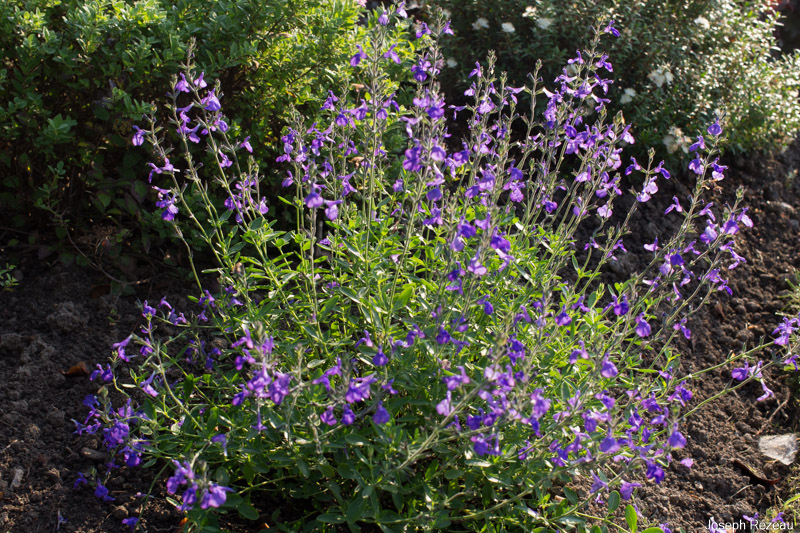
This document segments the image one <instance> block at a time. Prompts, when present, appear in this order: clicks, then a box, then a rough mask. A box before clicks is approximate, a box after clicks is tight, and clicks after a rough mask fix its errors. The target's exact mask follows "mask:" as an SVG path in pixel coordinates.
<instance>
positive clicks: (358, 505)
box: [346, 498, 366, 523]
mask: <svg viewBox="0 0 800 533" xmlns="http://www.w3.org/2000/svg"><path fill="white" fill-rule="evenodd" d="M365 501H366V500H365V499H363V498H356V499H355V500H353V501H351V502H350V505H348V506H347V514H346V517H347V518H346V520H347V522H348V523H351V522H355V521H356V520H359V519H360V518H361V516H362V513H363V511H364V502H365Z"/></svg>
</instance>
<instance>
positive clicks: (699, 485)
mask: <svg viewBox="0 0 800 533" xmlns="http://www.w3.org/2000/svg"><path fill="white" fill-rule="evenodd" d="M694 490H696V491H697V492H703V484H702V483H700V482H699V481H695V482H694Z"/></svg>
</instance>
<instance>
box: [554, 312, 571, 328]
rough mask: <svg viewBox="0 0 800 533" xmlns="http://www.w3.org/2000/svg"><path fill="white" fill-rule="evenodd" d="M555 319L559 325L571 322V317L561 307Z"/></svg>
mask: <svg viewBox="0 0 800 533" xmlns="http://www.w3.org/2000/svg"><path fill="white" fill-rule="evenodd" d="M555 321H556V324H558V325H559V326H569V325H570V324H572V318H570V316H569V315H568V314H567V312H566V311H565V310H564V309H562V310H561V312H560V313H559V314H558V315H556V318H555Z"/></svg>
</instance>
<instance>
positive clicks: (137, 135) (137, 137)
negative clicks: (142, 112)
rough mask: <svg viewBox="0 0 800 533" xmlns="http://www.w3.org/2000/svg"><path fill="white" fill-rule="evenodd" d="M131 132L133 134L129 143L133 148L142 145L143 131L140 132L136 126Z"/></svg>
mask: <svg viewBox="0 0 800 533" xmlns="http://www.w3.org/2000/svg"><path fill="white" fill-rule="evenodd" d="M133 130H134V133H133V139H131V143H133V145H134V146H141V145H142V143H144V130H142V129H141V128H139V127H138V126H134V127H133Z"/></svg>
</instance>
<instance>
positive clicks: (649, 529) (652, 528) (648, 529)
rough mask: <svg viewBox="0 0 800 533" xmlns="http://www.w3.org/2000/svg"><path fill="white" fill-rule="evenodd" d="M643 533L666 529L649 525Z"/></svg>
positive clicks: (654, 532)
mask: <svg viewBox="0 0 800 533" xmlns="http://www.w3.org/2000/svg"><path fill="white" fill-rule="evenodd" d="M642 533H664V530H663V529H661V528H660V527H648V528H647V529H645V530H644V531H642Z"/></svg>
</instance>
